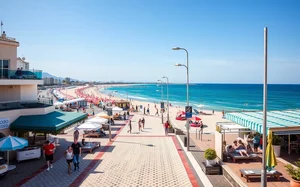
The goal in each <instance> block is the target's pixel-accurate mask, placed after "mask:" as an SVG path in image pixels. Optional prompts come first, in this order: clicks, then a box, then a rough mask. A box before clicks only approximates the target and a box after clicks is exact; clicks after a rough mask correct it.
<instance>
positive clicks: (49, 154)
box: [43, 140, 55, 171]
mask: <svg viewBox="0 0 300 187" xmlns="http://www.w3.org/2000/svg"><path fill="white" fill-rule="evenodd" d="M43 150H44V158H46V161H47V165H48V168H47V171H49V170H50V168H53V155H54V151H55V145H54V144H53V143H50V141H49V140H47V141H46V144H45V145H44V147H43Z"/></svg>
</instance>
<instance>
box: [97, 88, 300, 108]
mask: <svg viewBox="0 0 300 187" xmlns="http://www.w3.org/2000/svg"><path fill="white" fill-rule="evenodd" d="M189 89H190V105H192V106H193V107H194V108H198V109H199V108H204V109H211V110H226V111H228V110H230V111H236V110H262V109H263V85H260V84H191V85H190V87H189ZM157 90H161V86H160V85H156V84H144V85H130V86H122V87H111V88H108V89H107V90H102V92H106V93H112V92H114V91H117V92H114V94H115V95H117V96H119V97H123V98H127V93H128V97H129V98H131V99H134V100H141V101H148V102H149V103H150V102H158V101H161V92H158V91H157ZM163 91H164V100H166V85H164V86H163ZM169 100H170V103H171V104H172V105H174V106H177V105H180V106H185V105H186V85H185V84H170V85H169ZM299 108H300V85H276V84H272V85H268V110H286V109H299Z"/></svg>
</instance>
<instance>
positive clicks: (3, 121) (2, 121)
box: [0, 118, 9, 129]
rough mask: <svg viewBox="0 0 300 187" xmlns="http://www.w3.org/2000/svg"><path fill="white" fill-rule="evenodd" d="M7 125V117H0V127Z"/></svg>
mask: <svg viewBox="0 0 300 187" xmlns="http://www.w3.org/2000/svg"><path fill="white" fill-rule="evenodd" d="M8 127H9V119H8V118H0V129H7V128H8Z"/></svg>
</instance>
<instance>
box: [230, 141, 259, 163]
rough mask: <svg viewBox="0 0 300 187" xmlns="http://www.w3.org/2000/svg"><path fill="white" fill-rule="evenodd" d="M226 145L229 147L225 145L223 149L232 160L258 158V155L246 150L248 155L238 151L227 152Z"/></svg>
mask: <svg viewBox="0 0 300 187" xmlns="http://www.w3.org/2000/svg"><path fill="white" fill-rule="evenodd" d="M228 147H229V145H227V146H226V147H225V151H226V154H227V156H229V157H230V158H231V159H232V161H233V162H236V161H237V160H256V159H258V158H259V156H258V155H257V154H255V153H253V152H247V153H248V155H249V157H248V156H242V155H241V154H240V153H236V152H233V153H231V152H229V150H228Z"/></svg>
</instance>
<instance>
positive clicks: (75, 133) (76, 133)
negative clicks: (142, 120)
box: [73, 129, 79, 141]
mask: <svg viewBox="0 0 300 187" xmlns="http://www.w3.org/2000/svg"><path fill="white" fill-rule="evenodd" d="M73 136H74V141H75V140H77V141H78V138H79V131H78V130H77V129H76V130H75V131H74V134H73Z"/></svg>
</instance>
